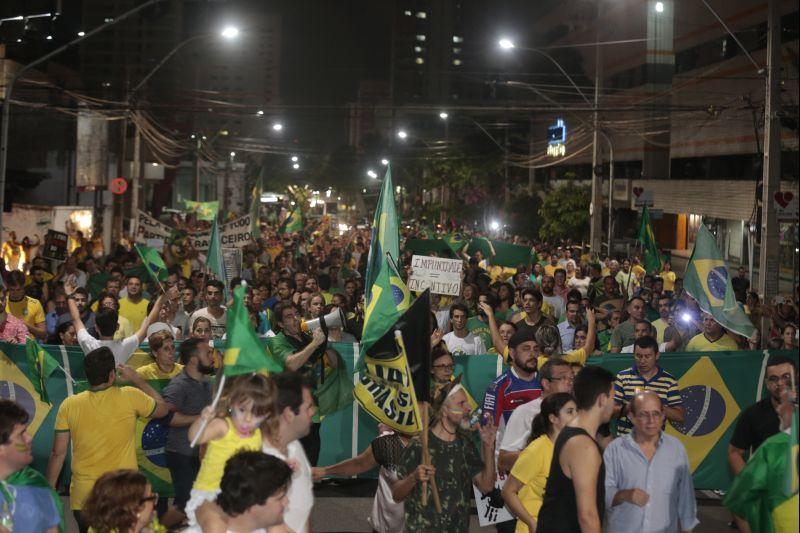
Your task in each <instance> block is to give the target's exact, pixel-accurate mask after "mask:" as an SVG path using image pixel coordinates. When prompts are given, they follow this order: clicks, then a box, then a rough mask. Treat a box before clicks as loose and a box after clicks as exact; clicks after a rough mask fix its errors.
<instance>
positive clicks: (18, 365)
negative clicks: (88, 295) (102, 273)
mask: <svg viewBox="0 0 800 533" xmlns="http://www.w3.org/2000/svg"><path fill="white" fill-rule="evenodd" d="M330 346H331V347H332V348H334V349H335V350H336V351H337V352H338V353H339V355H341V357H342V361H343V362H344V364H345V365H346V367H347V370H348V372H349V373H350V375H353V376H354V378H355V375H354V374H352V372H353V369H354V362H355V359H356V354H358V344H347V343H331V344H330ZM45 349H46V350H47V351H48V352H49V353H50V354H51V355H52V356H53V357H54V358H55V360H56V361H58V362H59V364H60V365H61V367H63V369H65V370H67V371H68V372H69V373H70V374H71V376H72V378H73V379H74V380H76V381H77V382H81V381H83V380H85V379H86V377H85V374H84V371H83V353H82V352H81V350H80V348H78V347H69V348H66V347H63V346H46V347H45ZM769 353H775V354H780V355H785V356H788V357H791V358H793V359H794V360H795V361H798V353H797V352H796V351H778V352H762V351H739V352H716V353H705V354H698V353H669V354H664V355H663V356H662V357H661V359H660V364H661V365H662V366H663V367H664V369H665V370H667V371H668V372H670V373H671V374H672V375H673V376H675V378H676V379H677V380H678V383H679V388H680V392H681V397H682V399H683V405H684V407H685V409H686V422H685V423H684V424H683V426H680V427H674V426H673V425H671V424H670V425H668V427H667V431H668V432H669V433H670V434H672V435H675V436H676V437H678V438H679V439H681V441H682V442H683V443H684V445H685V446H686V449H687V452H688V454H689V462H690V464H691V468H692V473H693V476H694V483H695V488H697V489H717V490H725V489H727V488H728V487H729V485H730V483H731V476H730V472H729V470H728V462H727V446H728V442H729V441H730V437H731V434H732V432H733V428H734V426H735V423H736V419H737V417H738V416H739V414H740V413H741V412H742V411H744V409H746V408H747V407H748V406H750V405H752V404H753V403H755V402H756V401H757V400H758V399H760V398H762V397H763V394H765V393H764V390H763V388H762V384H763V381H764V379H763V378H764V368H765V365H766V358H767V357H768V354H769ZM151 361H152V359H150V357H149V355H147V354H146V353H145V352H143V351H138V352H136V353H135V354H134V356H133V357H132V358H131V360H129V364H130V365H131V366H133V367H138V366H140V365H142V364H147V363H149V362H151ZM589 362H590V363H594V364H601V365H602V366H604V367H605V368H608V369H609V370H610V371H612V372H618V371H620V370H622V369H624V368H628V367H630V366H631V365H632V364H633V357H632V356H631V355H620V354H613V355H611V354H608V355H605V356H603V357H597V358H592V359H590V361H589ZM503 370H504V367H502V366H501V365H499V364H498V358H497V356H495V355H479V356H458V357H456V370H455V374H456V375H459V374H463V381H462V383H463V384H464V386H465V387H466V389H467V390H468V391H469V393H470V395H471V396H472V397H473V398H475V400H476V401H478V403H481V400H482V399H483V395H484V392H485V391H486V387H487V386H488V385H489V383H490V382H491V381H492V380H493V379H494V378H495V376H497V375H498V373H499V372H501V371H503ZM151 383H153V385H154V386H155V387H156V388H157V389H159V390H160V389H161V388H162V387H163V386H164V385H165V382H151ZM45 385H46V388H47V392H48V395H49V398H50V401H51V402H52V405H48V404H46V403H43V402H41V401H40V400H39V396H38V394H37V393H36V391H35V389H34V387H33V384H32V383H31V381H30V379H29V378H28V366H27V360H26V357H25V346H24V345H21V346H20V345H10V344H6V343H0V396H2V397H3V398H10V399H13V400H15V401H17V402H18V403H19V404H20V405H22V406H23V407H24V408H25V409H26V410H27V411H28V412H29V413H30V414H31V424H30V426H29V432H30V434H31V435H32V436H33V454H34V463H33V466H34V467H35V468H36V469H37V470H39V471H40V472H44V470H45V467H46V465H47V460H48V457H49V455H50V450H51V447H52V441H53V424H54V422H55V415H56V412H57V411H58V407H59V405H60V404H61V402H62V401H63V400H64V399H65V398H66V397H67V396H68V395H69V394H70V393H75V392H77V391H79V390H80V389H79V383H78V384H76V383H72V382H71V381H70V380H69V379H66V378H65V374H64V371H63V370H62V368H59V369H56V370H55V371H54V372H53V374H52V375H51V376H50V377H49V378H48V379H47V380H46V382H45ZM158 425H159V423H158V422H157V421H153V420H148V421H145V422H143V424H141V426H140V427H137V433H136V435H137V437H136V438H137V450H138V453H139V465H140V469H141V470H142V471H143V472H144V473H145V474H146V475H147V476H148V478H149V479H150V481H151V482H152V483H153V486H154V488H156V490H158V491H159V492H160V493H161V494H164V495H166V494H170V492H171V487H170V486H169V483H170V481H169V474H168V472H167V470H166V461H165V460H164V450H163V447H164V442H165V439H166V428H163V427H156V426H158ZM376 435H377V424H376V422H375V421H374V420H373V419H372V418H371V417H370V416H369V415H368V414H367V413H366V411H364V410H362V409H361V408H360V407H359V406H358V405H357V404H356V403H355V402H353V404H352V406H351V407H349V408H346V409H343V410H341V411H338V412H336V413H333V414H330V415H328V416H326V417H325V419H324V420H323V422H322V428H321V438H322V451H321V454H320V465H323V466H324V465H329V464H333V463H336V462H338V461H341V460H344V459H349V458H351V457H354V456H356V455H358V454H359V453H360V452H361V451H363V450H364V449H365V448H366V447H367V446H368V445H369V443H370V442H371V441H372V439H373V438H375V436H376ZM68 475H69V470H68V468H65V471H64V473H63V474H62V476H68ZM372 475H374V473H372ZM63 479H68V478H63Z"/></svg>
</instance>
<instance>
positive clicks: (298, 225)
mask: <svg viewBox="0 0 800 533" xmlns="http://www.w3.org/2000/svg"><path fill="white" fill-rule="evenodd" d="M301 231H303V214H302V212H301V211H300V206H299V205H298V206H297V207H295V208H294V209H292V212H291V213H289V216H287V217H286V219H285V220H284V221H283V223H282V224H281V226H280V228H278V233H283V234H286V233H299V232H301Z"/></svg>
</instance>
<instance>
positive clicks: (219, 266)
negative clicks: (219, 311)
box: [206, 218, 228, 299]
mask: <svg viewBox="0 0 800 533" xmlns="http://www.w3.org/2000/svg"><path fill="white" fill-rule="evenodd" d="M206 266H207V267H208V270H209V272H211V273H212V274H214V276H215V277H216V278H217V279H218V280H219V281H221V282H222V284H223V285H225V295H226V296H225V298H226V299H227V294H228V276H227V275H226V273H225V260H224V258H223V255H222V241H221V240H220V238H219V224H218V223H217V219H216V218H215V219H214V222H213V224H212V225H211V239H210V242H209V244H208V259H207V261H206Z"/></svg>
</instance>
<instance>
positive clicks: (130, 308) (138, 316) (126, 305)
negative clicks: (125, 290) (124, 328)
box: [119, 298, 150, 331]
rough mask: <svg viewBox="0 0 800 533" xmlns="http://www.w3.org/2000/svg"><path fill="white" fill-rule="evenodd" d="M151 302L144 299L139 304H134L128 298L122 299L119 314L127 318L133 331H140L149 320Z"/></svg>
mask: <svg viewBox="0 0 800 533" xmlns="http://www.w3.org/2000/svg"><path fill="white" fill-rule="evenodd" d="M149 303H150V300H148V299H147V298H142V299H141V300H139V303H133V302H131V301H130V300H129V299H128V298H121V299H120V301H119V314H120V315H121V316H124V317H125V318H127V319H128V320H129V321H130V323H131V327H132V328H133V331H139V328H140V327H141V325H142V322H144V319H145V318H147V304H149Z"/></svg>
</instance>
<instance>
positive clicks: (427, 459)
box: [386, 253, 442, 514]
mask: <svg viewBox="0 0 800 533" xmlns="http://www.w3.org/2000/svg"><path fill="white" fill-rule="evenodd" d="M386 255H387V257H389V258H391V255H390V254H389V253H387V254H386ZM394 338H395V341H396V342H397V344H398V346H399V348H400V350H401V352H402V353H403V354H405V353H406V345H405V342H403V332H402V331H400V330H399V329H396V330H394ZM404 359H405V363H406V375H407V376H408V379H409V380H412V378H411V368H410V367H409V366H408V357H407V356H406V357H405V358H404ZM411 392H412V394H413V398H412V401H413V405H414V415H415V416H416V417H417V420H422V434H421V435H420V440H421V444H422V464H423V465H425V466H431V456H430V452H429V450H428V422H429V421H428V402H422V412H421V415H422V416H421V417H420V409H419V403H418V402H417V394H416V392H415V390H414V382H413V380H412V381H411ZM430 482H431V493H432V494H433V505H434V507H435V508H436V512H437V513H439V514H441V512H442V502H441V500H440V498H439V489H438V488H437V486H436V478H434V477H433V476H431V479H430ZM421 488H422V506H423V507H427V505H428V482H427V481H423V482H422V487H421Z"/></svg>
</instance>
